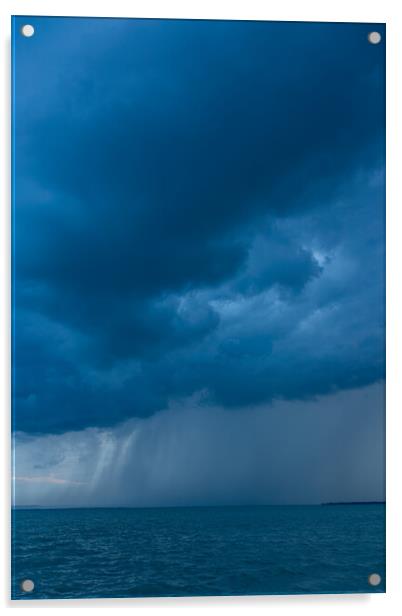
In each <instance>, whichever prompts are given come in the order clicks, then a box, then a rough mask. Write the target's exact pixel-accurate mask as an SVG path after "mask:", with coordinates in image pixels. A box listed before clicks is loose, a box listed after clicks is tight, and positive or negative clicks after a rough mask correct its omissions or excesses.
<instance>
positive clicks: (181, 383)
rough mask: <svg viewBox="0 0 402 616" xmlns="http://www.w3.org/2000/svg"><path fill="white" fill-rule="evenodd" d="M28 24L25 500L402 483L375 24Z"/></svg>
mask: <svg viewBox="0 0 402 616" xmlns="http://www.w3.org/2000/svg"><path fill="white" fill-rule="evenodd" d="M25 22H26V19H24V18H18V19H16V25H15V28H16V44H15V58H14V60H15V76H16V104H15V128H16V137H15V155H16V173H15V180H16V190H15V226H14V231H15V253H14V254H15V262H14V268H15V269H14V283H15V284H14V297H15V313H14V314H15V330H14V367H15V372H14V376H15V378H14V388H13V402H14V432H15V442H16V443H17V446H16V467H15V474H16V482H15V485H16V502H17V503H18V504H37V505H41V504H42V505H46V504H50V505H53V506H55V505H59V506H69V505H83V506H84V505H121V504H124V505H140V506H145V505H152V506H154V505H155V506H158V505H175V504H178V505H186V504H197V505H207V504H245V503H276V502H286V503H292V502H296V503H299V502H321V501H323V500H324V501H333V500H377V499H382V498H383V497H384V467H383V457H384V451H383V438H384V434H383V432H384V431H383V424H384V375H385V365H384V363H385V355H384V344H385V339H384V318H385V315H384V282H385V281H384V258H385V257H384V248H385V245H384V244H385V238H384V236H385V230H384V222H385V216H384V164H385V158H384V130H385V123H384V78H385V75H384V49H385V46H384V44H383V43H381V44H380V45H370V44H369V43H368V41H367V34H368V32H369V31H371V30H372V29H373V25H372V24H371V25H370V26H368V25H365V24H353V25H352V24H336V25H335V24H306V23H304V24H301V23H269V22H260V23H258V22H218V21H217V22H207V21H184V20H183V21H170V20H161V21H158V20H119V19H110V20H105V19H81V18H80V19H78V18H76V19H67V18H62V19H61V18H59V19H57V18H32V19H30V23H33V25H34V26H35V29H36V30H35V35H34V36H33V37H32V38H29V39H28V38H27V39H25V38H23V37H22V36H20V34H19V33H18V31H19V28H20V26H21V25H22V23H25ZM375 29H376V30H379V31H380V32H381V33H382V34H383V36H385V32H384V29H383V27H382V26H375Z"/></svg>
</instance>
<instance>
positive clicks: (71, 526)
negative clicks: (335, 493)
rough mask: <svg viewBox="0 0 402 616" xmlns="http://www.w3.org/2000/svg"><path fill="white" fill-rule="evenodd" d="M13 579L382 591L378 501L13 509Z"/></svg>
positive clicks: (77, 584)
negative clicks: (373, 579)
mask: <svg viewBox="0 0 402 616" xmlns="http://www.w3.org/2000/svg"><path fill="white" fill-rule="evenodd" d="M371 573H378V574H380V575H381V578H382V581H381V583H380V584H379V585H378V586H376V587H372V586H370V584H369V582H368V576H369V575H370V574H371ZM26 578H29V579H32V580H33V581H34V583H35V589H34V591H33V592H32V593H24V592H23V591H22V590H21V588H20V584H21V581H22V580H24V579H26ZM12 580H13V582H12V597H13V598H14V599H35V598H36V599H44V598H48V599H51V598H52V599H57V598H59V599H62V598H83V597H88V598H90V597H91V598H94V597H150V596H191V595H248V594H253V595H255V594H290V593H303V594H305V593H364V592H384V590H385V506H384V505H381V504H373V505H328V506H327V505H326V506H289V507H180V508H152V509H17V510H14V511H13V575H12Z"/></svg>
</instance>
